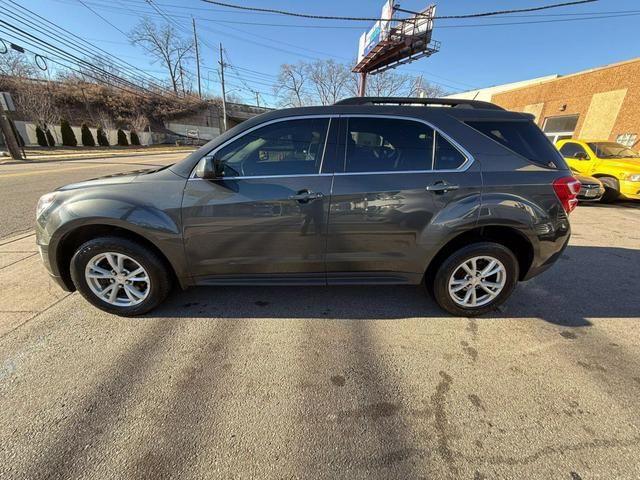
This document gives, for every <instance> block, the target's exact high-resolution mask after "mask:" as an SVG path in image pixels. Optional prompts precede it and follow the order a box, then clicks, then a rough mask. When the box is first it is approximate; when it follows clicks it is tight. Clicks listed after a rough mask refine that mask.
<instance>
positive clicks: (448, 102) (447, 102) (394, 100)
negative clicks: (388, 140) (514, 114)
mask: <svg viewBox="0 0 640 480" xmlns="http://www.w3.org/2000/svg"><path fill="white" fill-rule="evenodd" d="M334 105H427V106H429V105H442V106H447V107H455V108H485V109H489V110H504V109H503V108H502V107H499V106H498V105H496V104H495V103H489V102H482V101H480V100H465V99H461V98H419V97H351V98H345V99H343V100H340V101H338V102H336V103H335V104H334Z"/></svg>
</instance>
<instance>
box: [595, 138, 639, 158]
mask: <svg viewBox="0 0 640 480" xmlns="http://www.w3.org/2000/svg"><path fill="white" fill-rule="evenodd" d="M587 145H589V147H590V148H591V150H593V152H594V153H595V154H596V156H597V157H598V158H640V154H639V153H638V152H636V151H635V150H632V149H631V148H629V147H625V146H624V145H620V144H619V143H615V142H593V143H588V144H587Z"/></svg>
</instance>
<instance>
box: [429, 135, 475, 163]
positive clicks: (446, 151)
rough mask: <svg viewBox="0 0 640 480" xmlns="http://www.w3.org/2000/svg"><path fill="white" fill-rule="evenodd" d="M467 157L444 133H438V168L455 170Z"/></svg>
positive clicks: (436, 160)
mask: <svg viewBox="0 0 640 480" xmlns="http://www.w3.org/2000/svg"><path fill="white" fill-rule="evenodd" d="M466 161H467V159H466V157H465V156H464V155H462V153H460V152H459V151H458V149H456V148H455V147H454V146H453V145H451V144H450V143H449V142H448V141H447V140H446V139H445V138H444V137H443V136H442V135H440V134H439V133H436V156H435V163H434V165H435V167H434V168H435V169H436V170H455V169H457V168H460V167H461V166H462V164H463V163H464V162H466Z"/></svg>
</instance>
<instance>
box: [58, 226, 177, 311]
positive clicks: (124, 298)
mask: <svg viewBox="0 0 640 480" xmlns="http://www.w3.org/2000/svg"><path fill="white" fill-rule="evenodd" d="M119 259H122V263H121V264H120V263H118V261H119ZM114 264H115V265H114ZM120 265H121V273H120V274H116V275H114V271H116V270H115V269H113V268H112V269H111V271H110V272H109V269H110V268H111V267H114V266H116V267H117V266H120ZM110 266H111V267H110ZM140 268H141V269H142V271H141V270H140ZM136 272H139V273H136ZM107 274H108V276H107ZM170 278H171V276H170V275H169V270H168V268H167V265H166V262H165V260H164V259H163V258H161V257H160V256H158V255H157V254H156V253H155V252H153V251H151V250H149V249H148V248H145V247H143V246H142V245H140V244H138V243H136V242H134V241H131V240H127V239H125V238H120V237H99V238H95V239H93V240H89V241H88V242H86V243H84V244H82V245H81V246H80V247H79V248H78V250H76V252H75V254H74V255H73V257H72V258H71V279H72V280H73V283H74V285H75V286H76V289H77V290H78V291H79V292H80V294H81V295H82V296H83V297H84V298H85V299H86V300H87V301H88V302H89V303H91V304H92V305H94V306H96V307H98V308H99V309H100V310H104V311H105V312H109V313H113V314H115V315H120V316H124V317H130V316H134V315H141V314H143V313H147V312H148V311H150V310H152V309H153V308H155V307H156V306H158V305H159V304H160V303H161V302H162V301H163V300H164V299H165V298H166V296H167V295H168V294H169V291H170V290H171V281H170ZM145 279H146V280H145ZM112 284H113V285H114V286H113V287H111V288H110V285H112ZM101 290H102V293H103V296H100V295H99V294H98V293H99V292H100V291H101ZM114 290H117V292H116V294H115V299H113V301H111V302H110V301H109V300H110V299H112V294H113V291H114Z"/></svg>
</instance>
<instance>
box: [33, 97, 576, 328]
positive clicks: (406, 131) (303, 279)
mask: <svg viewBox="0 0 640 480" xmlns="http://www.w3.org/2000/svg"><path fill="white" fill-rule="evenodd" d="M579 189H580V184H579V182H578V181H577V180H576V179H575V178H574V177H573V176H572V175H571V172H570V170H569V169H568V167H567V165H566V164H565V162H564V160H563V159H562V157H561V156H560V154H559V153H558V151H557V150H556V149H555V148H554V147H553V145H552V144H551V143H550V142H549V141H548V140H547V139H546V137H545V136H544V135H543V134H542V132H541V131H540V130H539V129H538V127H536V125H535V124H534V123H533V122H532V117H531V116H530V115H527V114H522V113H515V112H508V111H505V110H503V109H502V108H500V107H498V106H496V105H493V104H490V103H486V102H478V101H469V100H450V99H416V98H378V97H364V98H351V99H346V100H343V101H340V102H338V103H336V104H335V105H331V106H323V107H305V108H293V109H286V110H279V111H273V112H269V113H266V114H263V115H260V116H258V117H255V118H253V119H251V120H248V121H246V122H244V123H242V124H240V125H238V126H237V127H234V128H233V129H231V130H229V131H228V132H226V133H224V134H222V135H221V136H219V137H217V138H216V139H214V140H212V141H211V142H209V143H208V144H207V145H205V146H204V147H202V148H200V149H199V150H197V151H195V152H194V153H192V154H191V155H189V156H188V157H187V158H185V159H184V160H182V161H180V162H178V163H176V164H174V165H172V166H169V167H165V168H161V169H157V170H149V171H144V172H133V173H131V174H124V175H117V176H109V177H106V178H101V179H95V180H90V181H86V182H81V183H78V184H73V185H67V186H65V187H62V188H60V189H58V190H56V191H55V192H53V193H50V194H47V195H44V196H43V197H42V198H41V199H40V202H39V203H38V207H37V214H36V215H37V227H36V230H37V243H38V246H39V249H40V253H41V256H42V259H43V261H44V264H45V266H46V267H47V269H48V270H49V272H50V274H51V276H52V277H53V278H54V279H56V280H57V282H58V283H59V284H60V285H61V286H62V288H64V289H66V290H68V291H73V290H76V289H77V290H78V291H79V292H80V293H81V294H82V295H83V296H84V297H85V298H86V299H87V300H88V301H89V302H91V303H92V304H93V305H95V306H96V307H98V308H100V309H103V310H106V311H107V312H111V313H115V314H118V315H125V316H129V315H137V314H142V313H146V312H148V311H149V310H151V309H152V308H154V307H156V306H157V305H158V304H159V303H160V302H161V301H162V300H163V299H164V298H165V297H166V295H167V293H168V292H169V290H170V288H171V286H172V285H175V284H177V285H179V286H180V287H182V288H186V287H189V286H191V285H212V286H214V285H337V284H342V285H345V284H346V285H349V284H371V285H386V284H421V283H423V282H424V284H425V285H426V287H427V288H428V289H429V290H430V291H431V293H432V294H433V296H434V298H435V300H436V301H437V302H438V304H439V305H440V306H441V307H442V308H443V309H445V310H447V311H448V312H450V313H452V314H454V315H463V316H472V315H480V314H483V313H486V312H488V311H491V310H492V309H495V308H496V307H497V306H498V305H500V304H501V303H502V302H504V301H505V300H506V299H507V298H508V297H509V295H510V294H511V292H512V290H513V289H514V287H515V285H516V283H517V282H518V281H520V280H528V279H530V278H532V277H533V276H535V275H537V274H539V273H541V272H542V271H544V270H545V269H547V268H548V267H550V266H551V265H552V264H553V263H554V262H555V261H556V260H557V259H558V258H559V256H560V255H561V253H562V251H563V249H564V248H565V247H566V245H567V242H568V240H569V236H570V226H569V221H568V213H569V212H571V210H572V209H573V208H574V207H575V205H576V203H577V200H576V194H577V193H578V191H579Z"/></svg>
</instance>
